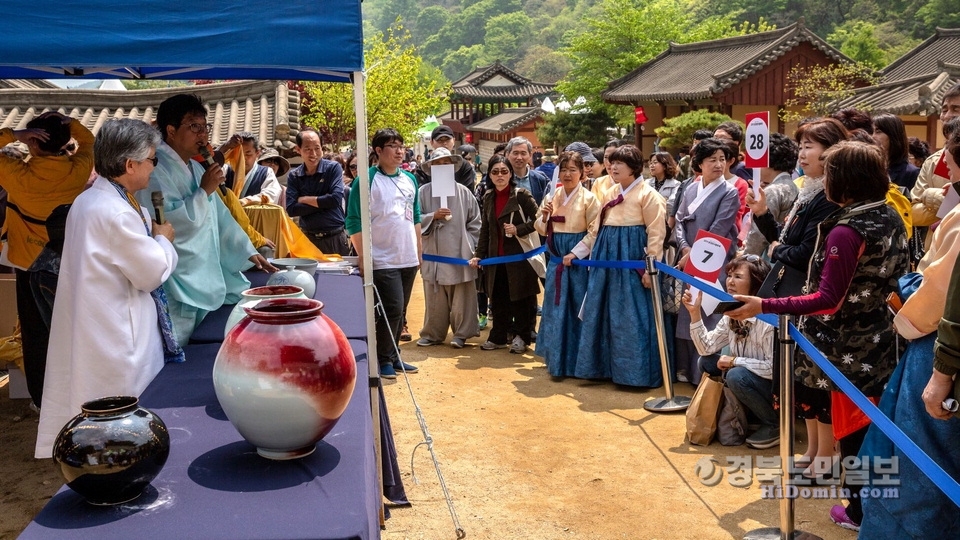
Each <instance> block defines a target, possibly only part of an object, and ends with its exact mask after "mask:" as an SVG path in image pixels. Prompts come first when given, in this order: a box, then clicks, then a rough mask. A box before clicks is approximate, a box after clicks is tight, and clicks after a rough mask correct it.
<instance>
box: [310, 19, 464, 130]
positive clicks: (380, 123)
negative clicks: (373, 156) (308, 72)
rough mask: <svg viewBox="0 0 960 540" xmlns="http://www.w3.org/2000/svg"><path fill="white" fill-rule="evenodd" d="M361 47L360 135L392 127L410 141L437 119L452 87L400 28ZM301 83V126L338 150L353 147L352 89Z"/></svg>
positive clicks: (395, 27)
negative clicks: (304, 108)
mask: <svg viewBox="0 0 960 540" xmlns="http://www.w3.org/2000/svg"><path fill="white" fill-rule="evenodd" d="M364 46H365V47H364V48H365V52H364V63H365V65H366V66H367V81H366V82H367V84H366V95H367V127H368V129H369V132H368V133H366V134H365V135H364V136H366V137H367V138H368V139H369V138H370V137H372V135H373V133H374V132H376V130H378V129H381V128H385V127H392V128H395V129H396V130H397V131H399V132H400V133H401V134H402V135H403V136H404V137H405V138H408V139H409V140H412V139H413V134H414V132H415V131H416V129H417V127H419V126H420V124H421V123H422V122H423V119H424V118H426V117H427V116H429V115H431V114H438V113H439V112H440V111H441V110H442V108H443V106H444V105H445V104H446V103H447V96H448V94H449V92H450V83H449V82H447V81H446V80H442V79H438V78H437V75H436V70H435V69H431V68H430V67H429V66H425V65H424V63H423V59H422V58H421V57H420V56H419V55H418V54H417V50H416V48H415V47H414V46H413V44H412V41H411V38H410V34H409V32H407V31H406V30H405V29H404V28H403V26H402V25H400V24H396V25H394V26H392V27H390V28H389V29H387V31H386V32H383V33H378V34H376V35H374V36H371V37H369V38H367V39H366V40H365V43H364ZM302 84H303V88H304V91H305V92H306V94H307V97H308V101H309V103H310V104H309V106H308V108H309V112H308V113H307V114H305V115H304V116H303V124H304V125H307V126H311V127H314V128H316V129H317V130H318V131H320V132H321V135H322V136H323V141H324V142H325V143H328V144H334V145H337V146H339V145H341V144H344V143H348V144H349V143H352V142H354V141H355V140H356V138H357V136H358V135H357V133H356V120H355V118H354V112H353V89H352V87H351V86H350V85H346V84H337V83H325V82H304V83H302Z"/></svg>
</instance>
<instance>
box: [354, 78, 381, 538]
mask: <svg viewBox="0 0 960 540" xmlns="http://www.w3.org/2000/svg"><path fill="white" fill-rule="evenodd" d="M351 78H352V79H353V108H354V115H355V116H356V120H357V173H358V175H359V176H357V180H359V182H357V181H355V184H359V185H358V186H357V187H359V188H360V194H359V196H360V200H361V201H369V200H370V173H369V170H370V164H369V163H368V160H367V158H368V156H369V155H370V148H369V146H368V144H367V116H366V110H367V95H366V76H365V75H364V72H362V71H354V72H353V74H352V77H351ZM371 226H372V225H371V223H370V205H369V204H360V227H361V228H362V230H361V232H360V236H361V238H363V253H361V255H362V256H363V268H362V270H363V296H364V300H365V301H366V302H365V303H366V313H367V364H368V368H369V371H368V373H367V386H368V387H369V389H370V414H371V415H372V417H373V441H374V446H373V448H374V453H375V454H376V461H375V463H374V468H376V470H377V492H378V493H379V494H380V496H379V497H378V498H377V500H378V501H379V505H378V512H379V515H380V528H381V529H382V528H384V527H385V526H386V518H385V516H384V514H383V467H382V466H381V464H382V463H383V458H382V456H381V451H380V450H381V448H382V447H381V443H382V441H381V440H380V391H379V390H380V361H379V359H378V358H377V327H376V322H375V319H374V315H373V313H374V311H373V306H374V292H373V254H372V252H371V249H370V227H371Z"/></svg>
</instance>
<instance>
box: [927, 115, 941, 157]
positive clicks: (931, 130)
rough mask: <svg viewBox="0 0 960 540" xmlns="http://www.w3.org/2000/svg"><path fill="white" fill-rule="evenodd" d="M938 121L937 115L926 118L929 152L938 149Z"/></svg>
mask: <svg viewBox="0 0 960 540" xmlns="http://www.w3.org/2000/svg"><path fill="white" fill-rule="evenodd" d="M939 121H940V116H939V115H936V114H931V115H928V116H927V144H929V145H930V151H931V152H933V151H934V150H937V149H938V148H939V145H938V144H937V139H939V138H940V131H939V130H938V129H937V123H938V122H939Z"/></svg>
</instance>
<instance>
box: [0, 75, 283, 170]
mask: <svg viewBox="0 0 960 540" xmlns="http://www.w3.org/2000/svg"><path fill="white" fill-rule="evenodd" d="M185 92H189V93H194V94H197V95H199V96H200V97H201V98H202V99H203V101H204V103H205V104H206V105H207V107H208V108H209V110H210V113H211V114H210V116H209V117H208V118H209V119H210V122H211V123H212V124H213V125H214V130H213V133H211V135H210V139H211V143H212V144H213V145H214V146H217V145H219V144H221V143H223V142H225V141H226V140H227V139H229V138H230V136H231V135H233V134H234V133H236V132H239V131H250V132H252V133H254V134H255V135H257V136H258V138H259V139H260V143H261V144H262V145H263V146H268V147H273V148H276V149H278V150H279V151H280V152H281V153H286V155H291V154H292V151H293V146H294V138H295V136H296V134H297V133H298V131H299V128H300V110H299V108H300V95H299V93H298V92H297V91H296V90H290V89H288V88H287V83H286V81H235V82H226V83H213V84H205V85H197V86H180V87H173V88H162V89H149V90H127V91H107V90H82V89H62V88H58V87H56V86H54V85H52V84H49V83H46V82H45V81H19V80H6V81H0V127H12V128H16V129H20V128H23V127H25V126H26V124H27V122H29V121H30V120H31V119H32V118H34V117H35V116H38V115H40V114H42V113H43V112H44V111H48V110H58V111H60V112H62V113H64V114H67V115H69V116H72V117H74V118H79V119H80V120H81V121H82V122H83V124H84V125H85V126H86V127H87V128H88V129H90V130H91V131H93V132H94V133H96V132H97V130H99V129H100V126H101V125H102V124H103V123H104V122H105V121H106V120H108V119H110V118H136V119H140V120H143V121H144V122H148V123H149V122H153V121H154V120H155V116H156V112H157V107H158V106H159V105H160V102H162V101H163V100H165V99H167V98H168V97H170V96H173V95H175V94H180V93H185Z"/></svg>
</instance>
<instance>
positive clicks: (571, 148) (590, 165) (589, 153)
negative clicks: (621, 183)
mask: <svg viewBox="0 0 960 540" xmlns="http://www.w3.org/2000/svg"><path fill="white" fill-rule="evenodd" d="M564 152H576V153H578V154H580V157H581V158H583V167H584V177H583V182H584V184H586V186H587V189H590V188H591V187H592V186H593V182H594V178H595V176H594V175H593V174H591V173H592V172H593V169H594V166H596V165H598V164H599V161H597V157H596V156H595V155H593V149H592V148H590V145H589V144H587V143H585V142H580V141H577V142H572V143H570V144H568V145H567V147H566V148H564ZM611 185H612V182H611Z"/></svg>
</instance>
